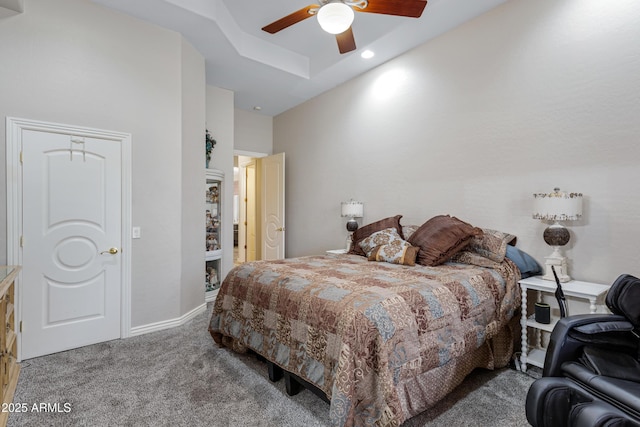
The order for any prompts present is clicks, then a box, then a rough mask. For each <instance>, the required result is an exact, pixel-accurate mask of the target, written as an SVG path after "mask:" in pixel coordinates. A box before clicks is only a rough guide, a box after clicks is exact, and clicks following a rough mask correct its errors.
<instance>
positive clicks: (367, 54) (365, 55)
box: [360, 49, 375, 59]
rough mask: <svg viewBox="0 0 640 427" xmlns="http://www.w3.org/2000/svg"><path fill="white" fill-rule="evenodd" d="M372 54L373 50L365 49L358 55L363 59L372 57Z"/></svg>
mask: <svg viewBox="0 0 640 427" xmlns="http://www.w3.org/2000/svg"><path fill="white" fill-rule="evenodd" d="M373 55H375V53H373V51H371V50H369V49H367V50H365V51H363V52H362V53H361V54H360V56H361V57H363V58H364V59H369V58H373Z"/></svg>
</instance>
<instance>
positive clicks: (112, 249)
mask: <svg viewBox="0 0 640 427" xmlns="http://www.w3.org/2000/svg"><path fill="white" fill-rule="evenodd" d="M117 253H118V248H110V249H109V250H108V251H102V252H100V255H102V254H111V255H115V254H117Z"/></svg>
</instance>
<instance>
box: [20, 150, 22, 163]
mask: <svg viewBox="0 0 640 427" xmlns="http://www.w3.org/2000/svg"><path fill="white" fill-rule="evenodd" d="M20 164H22V151H20Z"/></svg>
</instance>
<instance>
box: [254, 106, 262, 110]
mask: <svg viewBox="0 0 640 427" xmlns="http://www.w3.org/2000/svg"><path fill="white" fill-rule="evenodd" d="M253 109H254V110H256V111H260V110H262V107H261V106H259V105H256V106H254V107H253Z"/></svg>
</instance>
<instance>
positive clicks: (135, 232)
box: [131, 227, 141, 239]
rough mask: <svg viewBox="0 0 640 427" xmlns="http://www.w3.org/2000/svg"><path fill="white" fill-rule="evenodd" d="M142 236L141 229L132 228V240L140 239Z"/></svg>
mask: <svg viewBox="0 0 640 427" xmlns="http://www.w3.org/2000/svg"><path fill="white" fill-rule="evenodd" d="M140 236H141V232H140V227H132V228H131V238H132V239H139V238H140Z"/></svg>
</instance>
